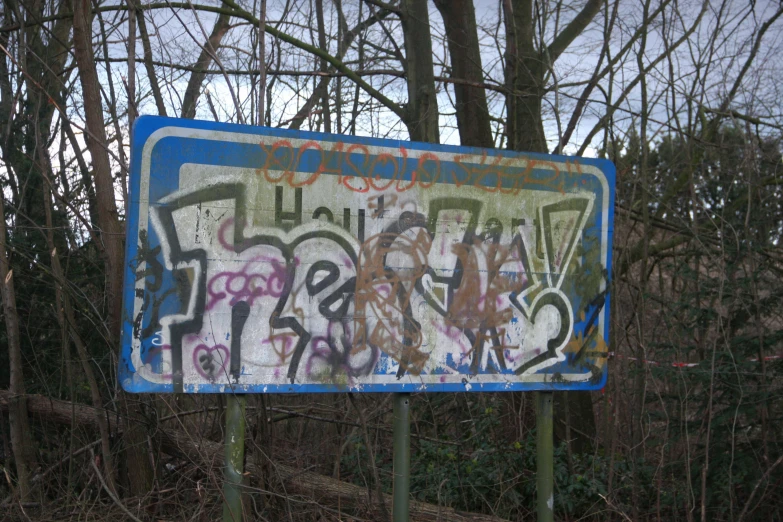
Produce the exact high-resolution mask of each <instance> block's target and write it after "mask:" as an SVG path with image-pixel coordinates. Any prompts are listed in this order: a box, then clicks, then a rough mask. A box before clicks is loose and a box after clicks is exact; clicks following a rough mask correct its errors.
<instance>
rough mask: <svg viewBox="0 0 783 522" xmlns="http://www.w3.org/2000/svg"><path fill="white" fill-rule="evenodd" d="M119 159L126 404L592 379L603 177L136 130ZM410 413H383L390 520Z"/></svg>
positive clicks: (260, 131)
mask: <svg viewBox="0 0 783 522" xmlns="http://www.w3.org/2000/svg"><path fill="white" fill-rule="evenodd" d="M131 149H132V150H131V167H132V168H131V176H130V181H131V190H130V201H129V206H128V240H127V252H126V264H125V287H124V301H123V307H124V312H123V318H124V324H123V332H122V341H123V342H122V352H121V353H122V356H121V360H120V368H119V379H120V382H121V384H122V386H123V388H125V389H126V390H128V391H131V392H156V393H161V392H163V393H170V392H178V393H226V394H230V395H232V396H233V395H234V394H243V393H313V392H317V393H322V392H354V393H359V392H382V393H411V392H415V391H428V392H465V391H469V392H474V391H541V392H544V395H542V397H546V396H547V395H546V394H547V393H548V392H551V391H552V390H597V389H600V388H602V387H603V385H604V383H605V382H606V375H607V374H606V371H607V370H606V359H607V356H608V350H607V339H608V332H609V330H608V329H609V321H608V317H609V313H608V310H609V304H610V295H609V293H608V289H609V274H611V252H612V248H611V244H612V222H613V216H614V167H613V165H612V164H611V163H610V162H608V161H605V160H601V159H591V158H573V157H565V156H555V155H547V154H532V153H530V154H529V153H520V152H513V151H503V150H489V149H478V148H472V147H454V146H447V145H436V144H430V143H414V142H402V141H395V140H381V139H372V138H362V137H355V136H337V135H328V134H319V133H310V132H299V131H291V130H283V129H269V128H263V127H248V126H241V125H229V124H221V123H212V122H201V121H194V120H180V119H171V118H160V117H149V116H146V117H141V118H138V119H137V120H136V123H135V125H134V129H133V142H132V147H131ZM549 396H550V397H551V395H549ZM242 400H243V399H239V398H237V397H233V398H230V399H229V405H230V408H229V410H230V411H232V410H233V411H240V410H241V408H242V406H241V402H242ZM542 411H543V412H546V411H547V409H546V408H542ZM548 411H549V414H548V415H549V417H548V418H549V419H550V420H549V421H548V424H547V422H546V421H545V419H546V417H547V416H546V415H543V414H542V415H541V416H540V427H541V429H540V436H543V434H544V433H545V432H548V433H550V434H551V399H550V404H549V409H548ZM408 412H409V398H406V397H404V396H402V395H398V396H395V419H398V420H396V421H395V488H394V499H395V504H394V505H395V517H396V516H398V515H399V516H402V513H403V511H406V510H405V508H404V504H405V502H406V501H407V497H408V485H407V484H408V479H409V476H408V471H409V462H410V450H409V443H407V442H404V441H406V440H408V437H409V425H408V422H407V421H404V422H403V420H402V419H407V418H408V415H409V413H408ZM230 416H231V415H229V417H230ZM547 425H548V426H549V428H548V431H547V429H544V427H545V426H547ZM239 429H240V426H239V424H236V425H233V424H232V425H231V426H229V429H228V431H229V432H231V431H232V430H236V432H237V433H239ZM547 440H550V441H551V435H550V436H549V439H547ZM542 441H543V439H542ZM227 444H228V446H227V449H229V451H227V454H226V455H227V459H230V458H233V455H235V454H237V455H239V454H240V453H237V452H236V451H235V450H237V449H239V448H235V447H231V443H230V442H229V441H227ZM542 444H543V442H542ZM548 444H549V445H548V446H546V447H548V448H549V450H548V451H549V454H550V455H551V442H549V443H548ZM540 449H541V450H542V451H543V450H544V449H545V448H543V447H542V448H540ZM227 462H229V461H228V460H227ZM549 462H550V464H549V468H547V469H551V456H550V458H549ZM237 465H238V461H236V460H234V461H233V463H232V467H231V468H230V470H229V475H227V478H228V479H229V480H227V496H226V498H227V500H228V499H229V498H231V499H233V498H234V497H233V496H232V495H233V492H234V491H237V489H232V488H238V484H239V481H238V480H239V479H238V478H236V477H234V476H233V475H232V474H233V473H234V472H235V471H237V470H239V473H240V474H241V468H238V467H236V466H237ZM544 467H546V466H545V465H544V463H542V470H543V469H544ZM227 469H228V468H227ZM541 475H542V477H541V479H542V480H543V479H544V477H545V476H546V473H542V474H541ZM550 476H551V473H550ZM549 483H550V484H551V479H549ZM545 489H546V488H545V487H544V484H543V483H542V488H541V491H542V492H544V493H545ZM547 491H549V492H550V495H549V497H546V498H545V500H548V501H549V502H550V504H551V487H549V489H548V490H547ZM542 494H543V493H542ZM398 502H399V504H398ZM398 505H399V506H400V507H399V508H397V506H398ZM231 513H234V511H233V509H232V510H231ZM234 516H236V515H234Z"/></svg>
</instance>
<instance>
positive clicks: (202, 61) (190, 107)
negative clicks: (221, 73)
mask: <svg viewBox="0 0 783 522" xmlns="http://www.w3.org/2000/svg"><path fill="white" fill-rule="evenodd" d="M230 21H231V16H230V15H229V14H228V13H220V15H219V16H218V18H217V20H215V26H214V27H213V28H212V33H210V35H209V39H208V40H207V41H206V42H205V43H204V46H203V47H202V48H201V54H199V57H198V60H196V65H195V68H196V70H194V71H193V72H192V73H191V74H190V80H188V86H187V88H186V89H185V96H184V97H183V98H182V117H183V118H189V119H191V120H192V119H193V118H195V117H196V105H197V104H198V98H199V96H200V95H201V84H202V83H204V78H206V76H207V75H206V73H204V72H201V71H205V70H206V69H208V68H209V64H211V63H212V60H213V56H214V54H215V53H217V49H218V47H220V42H221V40H223V37H224V36H225V35H226V33H227V32H228V29H229V25H228V24H229V22H230Z"/></svg>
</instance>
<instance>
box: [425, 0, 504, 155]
mask: <svg viewBox="0 0 783 522" xmlns="http://www.w3.org/2000/svg"><path fill="white" fill-rule="evenodd" d="M435 6H436V7H437V8H438V10H439V11H440V14H441V16H442V17H443V24H444V27H445V29H446V37H447V39H448V42H449V56H450V57H451V77H452V78H454V79H455V80H458V81H457V82H455V83H454V96H455V98H456V102H457V103H456V109H457V127H458V129H459V138H460V143H461V144H462V145H465V146H470V147H487V148H492V147H493V146H494V140H493V139H492V127H491V125H490V122H489V109H488V108H487V94H486V91H485V90H484V89H483V88H482V87H480V85H481V84H482V82H483V81H484V72H483V70H482V68H481V52H480V50H479V41H478V32H477V27H476V12H475V8H474V7H473V0H435Z"/></svg>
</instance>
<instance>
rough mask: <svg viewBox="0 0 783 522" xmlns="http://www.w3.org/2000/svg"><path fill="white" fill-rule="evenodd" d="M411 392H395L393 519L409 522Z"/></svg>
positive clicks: (397, 521)
mask: <svg viewBox="0 0 783 522" xmlns="http://www.w3.org/2000/svg"><path fill="white" fill-rule="evenodd" d="M410 401H411V397H410V394H409V393H395V394H394V483H393V487H392V520H393V522H408V510H409V507H410V483H411V418H410Z"/></svg>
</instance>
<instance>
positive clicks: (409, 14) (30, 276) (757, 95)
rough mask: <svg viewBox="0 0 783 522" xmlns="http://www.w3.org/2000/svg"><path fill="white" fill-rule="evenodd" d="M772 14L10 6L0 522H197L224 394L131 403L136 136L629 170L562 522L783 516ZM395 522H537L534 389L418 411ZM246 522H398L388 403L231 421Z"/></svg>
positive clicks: (551, 2)
mask: <svg viewBox="0 0 783 522" xmlns="http://www.w3.org/2000/svg"><path fill="white" fill-rule="evenodd" d="M782 15H783V4H781V3H780V2H779V1H778V0H768V1H765V0H755V1H751V2H748V1H747V0H711V1H710V0H573V1H567V0H433V2H427V1H425V0H222V1H220V0H199V1H196V0H192V1H191V0H187V1H185V2H170V1H163V2H151V1H147V0H117V1H114V2H101V1H98V0H96V1H93V2H89V1H87V0H69V1H64V2H58V1H45V0H3V2H2V7H0V153H1V154H2V156H1V159H0V184H1V185H2V196H3V197H2V198H0V211H1V212H2V215H3V219H2V220H0V245H2V248H0V287H1V288H2V300H3V306H2V315H3V321H2V323H1V324H0V415H1V417H0V418H2V423H0V467H2V473H0V519H8V520H17V519H18V520H214V519H218V518H219V517H220V513H221V502H222V497H221V469H220V467H221V464H222V462H223V458H222V445H221V441H222V440H223V437H222V430H223V426H224V424H225V422H224V417H223V414H224V400H223V399H222V398H221V397H218V396H210V395H204V396H197V397H194V396H184V395H182V396H180V395H167V396H161V395H159V396H143V395H130V394H127V393H125V392H123V391H121V390H120V388H119V386H118V384H117V378H116V374H117V365H118V349H119V333H120V327H121V321H122V318H121V301H120V294H121V292H122V273H123V269H122V266H123V263H124V241H125V237H124V227H125V214H126V210H127V208H128V204H129V199H128V170H129V147H130V137H129V136H130V129H131V128H132V126H133V122H134V120H135V118H137V117H138V116H139V115H140V114H158V115H168V116H176V117H182V118H198V119H204V120H214V121H221V122H234V123H245V124H253V125H266V126H270V127H285V128H292V129H302V130H315V131H325V132H332V133H340V134H348V135H360V136H373V137H382V138H395V139H403V140H415V141H425V142H433V143H451V144H461V145H468V146H481V147H490V148H501V149H509V150H516V151H529V152H549V153H559V154H572V155H586V156H599V157H605V158H608V159H610V160H612V161H613V162H615V164H616V166H617V206H616V209H615V214H616V222H615V244H614V252H613V273H612V276H611V279H612V285H611V288H610V290H609V291H610V292H611V293H612V295H613V299H614V301H613V308H612V310H611V313H612V317H611V342H610V345H609V347H608V348H609V352H610V354H611V358H610V360H609V381H608V384H607V386H606V388H605V389H604V390H603V391H602V392H592V393H590V392H568V393H565V392H563V393H560V392H558V393H557V394H556V398H555V410H556V419H555V438H556V444H557V448H556V453H555V513H556V519H558V520H564V521H565V520H567V521H577V520H591V521H599V520H600V521H604V520H617V521H620V520H625V521H663V520H666V521H673V520H681V521H687V522H692V521H697V520H698V521H702V522H703V521H707V520H710V521H732V522H741V521H750V520H780V519H781V517H783V509H782V508H781V506H783V495H782V494H781V491H782V489H781V486H783V422H782V421H783V401H781V396H782V395H781V392H782V391H783V390H782V388H783V384H782V379H783V358H781V356H783V317H781V312H782V311H783V304H782V303H781V300H783V249H782V248H781V235H782V234H783V203H781V202H782V201H783V189H782V187H781V184H782V183H783V158H782V156H781V152H783V148H782V147H781V143H782V142H781V139H782V138H783V109H782V107H783V90H781V87H780V84H779V79H780V78H781V77H783V62H782V61H781V60H782V59H783V58H782V57H783V38H782V37H781V35H783V31H781V29H782V28H783V19H782ZM412 407H413V410H412V417H413V419H412V432H413V442H412V446H413V450H412V451H413V455H412V469H413V472H412V477H411V495H412V498H413V499H414V500H415V502H414V503H412V510H411V511H412V519H413V520H427V521H429V520H432V521H436V520H443V521H446V520H448V521H455V520H457V521H460V520H464V521H490V520H513V521H523V520H534V519H535V409H534V400H533V396H532V395H530V394H520V393H507V394H488V393H471V394H424V393H421V394H415V395H414V396H413V400H412ZM247 423H248V428H247V429H248V440H247V451H246V470H247V472H248V473H247V474H246V492H245V502H244V504H245V509H246V519H247V520H268V521H278V520H287V521H290V522H295V521H338V520H389V515H388V513H389V509H390V500H389V498H388V494H389V493H391V447H392V445H391V399H390V397H387V396H384V395H350V394H334V395H317V396H276V395H268V396H254V397H250V398H249V400H248V410H247Z"/></svg>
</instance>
